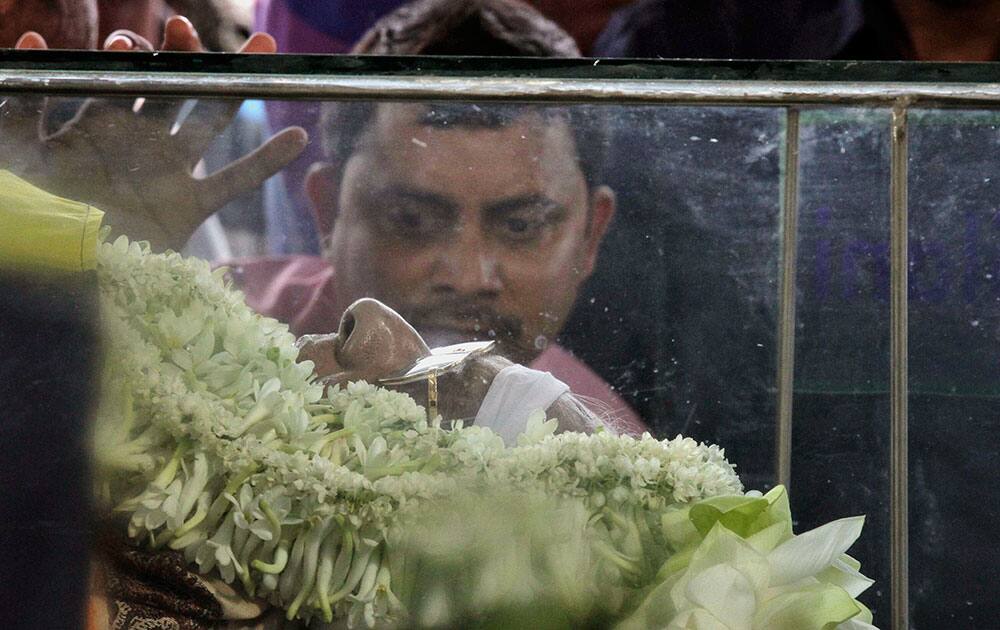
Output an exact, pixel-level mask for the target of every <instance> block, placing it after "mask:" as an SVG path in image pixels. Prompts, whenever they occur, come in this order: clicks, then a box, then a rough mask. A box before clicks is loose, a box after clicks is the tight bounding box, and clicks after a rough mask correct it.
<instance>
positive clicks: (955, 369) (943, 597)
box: [909, 110, 1000, 630]
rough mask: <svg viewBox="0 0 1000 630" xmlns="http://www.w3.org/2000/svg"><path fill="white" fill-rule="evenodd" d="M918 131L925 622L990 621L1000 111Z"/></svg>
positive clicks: (945, 114) (917, 491)
mask: <svg viewBox="0 0 1000 630" xmlns="http://www.w3.org/2000/svg"><path fill="white" fill-rule="evenodd" d="M910 128H911V132H910V275H909V283H910V292H909V299H910V308H909V324H910V333H909V342H910V344H909V356H910V364H909V365H910V367H909V378H910V381H909V387H910V403H909V405H910V407H909V412H910V471H909V472H910V477H909V483H910V593H911V594H910V601H911V608H912V615H913V627H915V628H918V629H920V630H923V629H924V628H944V627H962V628H980V627H987V626H989V625H992V624H993V623H995V620H996V619H997V617H998V615H1000V610H998V608H997V600H996V589H995V580H996V576H997V566H998V564H1000V554H998V551H997V545H996V541H995V529H994V528H993V526H992V523H995V522H996V520H997V518H998V517H1000V494H998V490H997V484H996V478H997V474H996V473H997V465H998V462H1000V446H998V445H1000V372H998V370H997V359H998V357H1000V332H998V331H1000V328H998V326H1000V317H998V314H1000V279H998V278H997V275H998V274H1000V258H998V253H1000V249H998V248H1000V209H998V205H997V199H998V192H1000V188H998V186H1000V181H997V180H998V177H1000V158H998V157H997V156H998V149H1000V117H998V115H997V114H995V113H991V112H968V111H946V110H945V111H942V110H938V111H935V110H917V111H914V112H913V113H912V114H911V119H910ZM942 576H955V578H956V579H942Z"/></svg>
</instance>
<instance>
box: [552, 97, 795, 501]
mask: <svg viewBox="0 0 1000 630" xmlns="http://www.w3.org/2000/svg"><path fill="white" fill-rule="evenodd" d="M609 119H610V120H611V123H612V124H611V128H612V131H613V133H612V143H611V146H610V149H609V159H608V166H607V179H608V182H609V184H610V185H611V187H612V188H613V189H614V190H615V192H616V194H617V198H618V213H617V215H616V218H615V223H614V224H613V226H612V228H611V230H610V231H609V234H608V236H607V237H606V239H605V243H604V249H603V250H602V252H601V254H600V258H599V263H598V265H597V268H596V270H595V273H594V277H593V278H592V280H591V282H590V283H589V284H588V285H587V286H586V288H585V289H584V293H583V296H582V298H581V299H580V300H579V301H578V303H577V307H576V311H575V313H574V315H573V316H572V317H571V318H570V321H569V323H568V325H567V329H566V330H565V331H564V334H563V339H565V340H566V343H567V345H568V346H569V347H571V348H572V349H573V351H574V352H575V353H576V354H577V355H578V356H580V357H582V358H585V360H587V361H588V363H590V364H591V365H594V366H595V367H596V369H597V370H598V371H599V372H601V374H602V375H603V376H604V377H605V378H606V379H608V380H609V382H611V383H612V384H613V385H614V386H615V387H616V388H617V390H618V391H619V392H620V393H621V394H622V395H623V396H625V397H626V399H627V400H629V401H630V402H631V403H632V404H633V406H634V407H635V408H636V409H639V410H640V411H641V413H642V415H643V417H644V418H647V419H648V420H649V422H650V423H651V426H653V428H654V429H655V430H656V431H657V432H658V434H660V435H663V436H673V435H676V434H677V433H683V434H684V435H690V436H692V437H695V438H697V439H700V440H708V441H711V442H714V443H718V444H725V445H726V453H727V455H728V456H729V458H730V460H731V461H735V462H739V472H740V474H741V477H742V478H743V480H744V483H746V484H747V485H748V486H752V487H761V488H763V487H767V486H768V485H769V484H771V483H773V478H774V477H773V475H774V462H773V459H772V454H773V449H774V414H775V411H774V410H775V397H774V396H775V394H774V388H775V367H774V357H775V347H776V346H775V330H776V324H775V323H774V316H773V313H774V304H775V300H776V297H777V266H778V263H777V261H778V257H779V254H780V251H779V249H780V237H779V234H778V223H779V219H778V216H779V198H780V189H781V183H780V174H779V167H780V164H779V163H780V159H779V157H780V151H781V144H782V135H781V134H782V120H783V113H782V112H781V111H780V110H777V109H754V108H695V107H615V108H613V109H611V110H610V112H609Z"/></svg>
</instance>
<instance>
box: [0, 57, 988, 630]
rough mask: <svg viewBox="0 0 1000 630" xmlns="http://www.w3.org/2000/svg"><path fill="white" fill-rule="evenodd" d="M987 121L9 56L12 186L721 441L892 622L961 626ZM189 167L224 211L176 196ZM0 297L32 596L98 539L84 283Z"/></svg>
mask: <svg viewBox="0 0 1000 630" xmlns="http://www.w3.org/2000/svg"><path fill="white" fill-rule="evenodd" d="M997 103H1000V68H998V66H996V65H995V64H963V65H948V64H922V65H913V64H895V63H841V62H796V63H783V62H781V63H774V62H767V63H758V62H727V63H716V62H712V63H709V62H675V61H657V62H654V61H642V62H633V61H629V60H615V61H605V60H600V61H594V60H538V59H502V60H497V59H492V60H490V59H483V58H458V59H443V58H360V57H339V58H332V57H298V56H276V57H268V58H266V59H262V58H256V57H239V56H231V55H195V56H187V57H184V58H181V57H179V56H177V55H171V54H159V55H157V54H138V53H136V54H118V53H111V54H99V55H98V54H94V55H91V54H84V53H73V54H60V53H45V52H4V53H0V134H2V136H0V147H3V154H2V155H0V169H3V170H7V171H9V172H11V173H13V174H15V175H18V176H19V177H22V178H23V179H24V180H26V181H28V182H31V183H32V184H34V185H36V186H38V187H39V188H41V189H45V190H46V191H48V192H52V193H54V194H57V195H59V196H61V197H66V198H69V199H73V200H74V201H78V202H82V203H84V204H89V205H92V206H94V207H96V208H100V209H102V210H106V211H108V212H109V218H110V216H111V213H112V208H110V207H113V206H115V205H116V204H118V203H125V202H123V201H122V200H123V199H127V200H132V203H134V204H137V205H142V206H156V205H157V204H161V205H162V204H166V205H169V204H175V203H176V204H179V205H180V206H184V208H187V210H185V211H188V210H190V208H189V206H190V207H195V206H197V209H198V210H200V211H203V212H204V213H206V214H207V213H208V212H209V211H212V210H214V209H216V207H219V208H220V209H219V210H218V212H216V213H215V214H213V215H212V217H211V218H210V219H209V220H208V221H206V222H205V223H204V224H203V225H202V226H201V227H200V228H199V229H198V231H197V232H196V233H195V235H194V237H193V238H192V239H191V240H190V241H189V242H187V244H186V245H185V250H184V251H185V253H186V254H188V255H190V256H194V257H199V258H204V259H206V260H209V261H210V262H211V263H213V265H227V266H228V268H229V274H230V277H231V279H232V281H233V282H234V283H235V284H236V286H237V287H239V288H241V289H242V290H243V291H244V292H245V293H246V294H247V296H248V298H249V301H250V304H251V306H253V307H255V308H259V309H260V310H262V311H263V312H265V313H268V314H271V315H274V316H276V317H278V318H279V319H283V320H285V321H286V323H289V324H292V326H293V332H295V333H296V334H301V333H314V334H315V333H324V332H334V331H335V330H336V329H337V327H338V325H339V324H338V322H339V320H340V311H342V310H343V304H342V303H340V302H338V300H341V302H342V301H343V300H342V299H341V298H339V297H337V298H334V297H329V296H327V295H326V294H324V293H322V291H321V290H320V289H321V288H322V287H323V286H326V284H329V285H331V286H332V285H337V286H336V291H341V292H343V293H344V294H345V295H347V296H348V297H350V298H354V297H361V296H371V297H375V298H378V299H380V300H382V301H384V302H386V303H387V304H389V305H390V306H392V307H393V308H396V309H397V310H399V311H400V312H401V313H402V314H403V315H404V316H405V317H407V319H409V320H410V321H411V323H414V325H415V326H416V328H417V329H418V330H419V331H420V332H421V333H424V334H425V337H428V339H429V343H430V345H432V346H434V345H444V344H445V343H453V342H458V341H467V340H473V339H477V340H487V341H489V340H493V341H496V342H497V343H498V345H499V347H500V348H501V349H503V350H504V351H506V352H508V353H509V355H510V356H512V357H513V358H515V359H516V360H517V362H521V363H525V364H531V365H535V366H538V367H539V369H552V370H553V371H554V372H556V371H557V370H568V371H569V375H568V376H565V377H561V378H563V379H564V380H572V379H574V378H577V377H579V380H578V381H574V382H573V383H571V387H575V386H578V387H580V388H582V389H583V390H584V391H583V392H582V393H586V394H587V395H588V396H590V397H592V398H593V399H594V400H596V402H593V403H592V404H593V405H595V408H596V409H598V410H600V411H602V412H603V413H606V414H610V415H615V414H619V413H620V414H621V415H627V416H629V417H635V418H639V419H641V423H642V424H644V426H645V427H646V428H648V430H649V431H650V432H651V433H652V434H653V435H655V436H656V437H659V438H669V437H673V436H675V435H677V434H683V435H685V436H689V437H692V438H695V439H696V440H699V441H706V442H711V443H715V444H718V445H720V446H722V447H724V448H725V450H726V455H727V457H728V459H729V460H730V461H732V462H733V463H735V464H736V466H737V472H738V473H739V475H740V477H741V480H742V482H743V484H744V486H745V487H747V488H748V489H749V488H753V489H758V490H761V491H767V490H769V489H770V488H772V487H774V486H775V485H776V484H784V485H785V486H786V487H787V488H788V490H789V496H790V499H791V505H792V513H793V514H794V515H795V527H796V531H799V530H801V531H805V530H808V529H811V528H813V527H816V526H817V525H820V524H821V523H824V522H826V521H829V520H832V519H835V518H839V517H842V516H849V515H855V514H865V515H867V521H866V526H865V531H864V533H863V535H862V537H861V538H860V540H859V541H858V543H857V544H856V545H855V546H854V547H853V548H852V555H853V556H854V557H856V558H858V559H859V560H860V561H861V563H862V566H863V568H864V571H865V573H866V574H867V575H869V576H871V577H873V578H874V579H875V586H874V587H873V588H871V589H869V590H868V591H867V592H866V593H865V594H864V595H862V596H861V598H860V599H861V601H863V602H864V603H865V604H866V605H867V606H869V607H870V608H871V609H872V611H873V613H874V619H875V623H876V624H877V625H879V626H880V627H893V628H907V627H911V628H918V629H921V630H923V629H925V628H943V627H949V628H958V627H963V628H966V627H967V628H985V627H989V626H990V625H991V624H992V623H993V622H990V621H989V620H990V619H996V618H997V615H998V613H1000V611H998V609H997V603H996V597H995V581H996V578H997V577H998V569H997V566H998V565H1000V562H998V561H1000V551H998V548H997V545H996V544H995V541H994V536H993V535H992V534H993V531H992V524H993V520H994V518H997V517H998V516H1000V514H998V510H1000V490H998V489H997V488H995V487H994V482H995V481H994V480H995V479H996V477H997V473H998V471H1000V446H998V445H1000V439H998V438H1000V369H998V365H997V362H998V360H1000V277H998V276H1000V203H998V201H997V199H998V198H1000V197H998V191H1000V188H998V187H1000V173H998V172H997V171H994V169H998V170H1000V157H998V156H1000V152H998V149H1000V126H998V125H1000V120H998V117H997V112H996V106H997ZM525 112H528V113H527V114H526V113H525ZM289 124H295V125H301V126H303V127H304V128H305V130H306V131H307V132H308V134H309V138H308V144H306V146H305V150H304V153H303V154H302V155H301V156H299V157H298V158H296V159H294V160H292V161H291V162H290V163H289V164H288V165H287V166H285V167H284V168H282V169H281V170H280V171H279V173H278V175H276V176H273V177H268V176H269V175H270V172H263V171H261V172H257V173H253V174H251V175H249V176H246V177H242V175H241V174H240V171H239V169H235V170H234V169H230V170H228V171H221V170H220V169H223V168H225V167H227V165H230V163H232V162H233V161H235V160H236V159H238V158H240V157H241V156H243V155H245V154H247V153H249V152H250V151H252V150H254V149H256V148H257V147H258V146H260V145H261V144H262V143H263V142H264V141H265V140H266V139H267V138H269V137H270V136H271V135H272V134H273V133H274V132H275V131H276V130H279V129H281V128H283V127H284V126H286V125H289ZM25 129H29V130H30V133H29V132H25ZM456 130H457V131H458V134H456ZM550 136H551V137H550ZM42 137H47V139H46V140H41V139H40V138H42ZM295 138H296V140H295V141H298V140H297V139H299V138H301V136H298V135H296V136H295ZM286 140H287V141H286V143H285V144H286V145H288V144H289V143H291V144H294V142H293V141H292V140H288V139H287V138H286ZM171 143H173V144H171ZM270 146H271V148H272V151H271V153H270V156H269V157H270V159H271V161H272V162H273V163H275V164H277V163H278V162H279V161H281V160H282V158H281V157H280V156H278V154H280V153H281V152H282V151H284V152H285V153H286V154H288V155H291V154H292V153H295V152H297V150H298V149H297V148H295V149H294V150H293V149H289V148H288V146H285V147H284V148H282V147H281V146H278V147H277V148H275V145H274V144H272V145H270ZM165 147H166V148H165ZM178 147H180V148H178ZM359 147H360V148H359ZM168 149H169V150H168ZM356 152H361V153H365V155H367V156H368V157H366V158H365V159H364V160H360V161H359V160H357V159H354V158H356V157H357V156H356V155H355V153H356ZM276 156H278V157H276ZM266 157H267V156H266ZM74 160H75V161H74ZM352 160H353V161H354V163H353V164H352V163H351V162H352ZM284 162H288V159H285V160H284ZM261 163H263V160H259V161H258V162H257V166H260V164H261ZM317 165H318V166H317ZM244 166H246V164H244ZM261 168H264V167H261ZM245 170H246V169H244V171H245ZM188 171H193V172H194V173H195V179H196V180H197V181H201V182H208V181H211V182H212V184H213V185H214V186H216V187H222V186H227V187H228V188H227V190H228V191H230V192H231V193H232V194H229V193H228V192H227V193H226V194H221V193H220V194H215V193H214V192H210V191H208V192H207V191H206V189H205V187H204V186H203V187H201V188H199V187H198V186H197V185H195V184H192V185H191V186H190V187H189V188H184V187H183V186H181V187H178V184H177V182H178V181H181V180H178V179H176V175H177V174H178V173H182V172H188ZM213 173H221V175H212V174H213ZM567 173H569V174H568V175H567ZM579 173H582V174H583V180H582V181H577V179H579V177H578V175H579ZM574 177H576V178H577V179H573V178H574ZM213 178H214V179H213ZM264 179H266V181H265V182H264V184H263V185H262V186H256V185H255V184H256V183H258V182H259V181H261V180H264ZM185 181H186V180H185ZM567 182H569V183H567ZM237 193H239V194H238V195H237ZM581 195H582V196H581ZM352 206H354V208H353V209H352V208H351V207H352ZM581 209H582V210H581ZM161 210H162V209H161ZM577 211H580V212H582V213H583V214H579V216H577V214H574V213H575V212H577ZM178 212H181V210H178ZM163 216H169V212H167V213H164V214H163ZM349 217H350V219H349V220H351V221H360V222H361V223H363V224H364V225H363V227H361V228H357V229H347V228H344V227H343V225H344V224H345V223H346V222H347V220H348V218H349ZM334 219H336V220H334ZM178 221H180V219H178ZM338 222H339V223H340V224H341V226H342V230H341V231H342V232H343V233H341V234H338V233H337V230H336V228H335V227H334V226H335V224H336V223H338ZM153 223H155V221H153ZM136 225H137V226H139V227H136V228H135V229H136V230H137V231H138V232H143V229H144V228H143V226H144V225H150V224H149V222H147V223H146V224H143V223H141V222H137V223H136ZM111 227H112V229H113V230H114V228H115V226H114V225H113V224H111ZM162 227H163V226H156V225H154V226H153V228H154V229H159V228H162ZM331 230H332V231H331ZM177 232H178V233H180V232H183V230H178V231H177ZM157 233H158V234H159V233H162V234H167V235H169V236H176V234H175V233H174V232H173V231H172V230H171V229H170V228H169V226H168V228H166V229H163V230H162V231H161V232H157ZM129 236H131V237H133V238H135V239H143V238H151V237H150V236H149V235H148V234H145V233H135V234H129ZM28 238H29V237H28V236H27V235H26V234H23V235H22V234H13V233H12V234H8V235H4V236H3V237H0V241H6V242H13V243H15V245H16V244H17V242H18V241H19V240H20V241H21V245H24V246H25V247H27V239H28ZM151 240H152V239H151ZM175 240H176V239H175ZM162 242H163V243H166V244H168V245H171V246H175V247H179V246H180V243H174V242H171V241H170V240H169V239H168V238H166V237H165V238H164V239H163V241H162ZM44 246H45V245H44V242H43V243H41V244H37V243H36V244H33V245H31V247H36V248H38V247H42V248H44ZM155 247H156V243H154V249H155ZM338 248H339V249H340V250H341V251H339V252H338V251H337V250H338ZM323 256H326V259H325V260H327V261H329V260H333V261H334V266H332V267H331V265H330V264H329V262H324V258H323ZM334 271H336V282H334V276H333V273H334ZM7 278H8V279H7V280H4V283H5V285H6V287H7V288H6V290H5V291H4V294H3V296H2V297H0V304H2V305H3V306H2V308H0V313H3V320H4V321H3V327H2V328H0V338H3V339H4V344H3V345H4V346H5V348H7V349H8V352H6V353H5V356H4V358H3V360H2V361H0V365H2V366H3V367H2V369H0V373H2V374H4V375H5V376H4V379H3V381H4V382H3V385H2V386H0V394H2V399H3V405H4V407H5V408H7V409H9V410H13V411H12V413H11V415H10V416H9V417H8V418H4V419H0V435H3V436H5V439H4V443H5V445H6V450H7V451H8V453H10V454H11V458H10V459H9V464H8V466H9V469H8V470H6V471H5V472H4V474H3V475H0V477H2V478H3V479H4V481H3V482H4V483H5V484H9V485H10V486H11V488H10V489H7V488H5V489H4V493H6V495H7V496H8V501H6V503H7V505H8V507H10V509H12V512H11V513H10V514H11V516H10V517H4V520H6V521H9V522H8V523H5V525H4V526H5V527H7V526H10V527H13V528H14V529H13V530H11V531H16V532H19V533H17V534H16V535H12V536H9V537H7V538H8V540H21V541H27V542H25V543H24V544H25V545H30V544H37V545H39V546H41V547H46V548H48V549H49V552H48V554H47V555H46V554H42V555H41V556H39V557H40V558H42V559H41V560H40V561H38V562H39V563H38V564H34V565H33V566H34V567H36V568H37V567H41V569H37V570H38V572H39V573H41V574H42V578H44V577H45V575H46V572H47V571H57V570H64V569H65V568H66V566H68V565H66V564H63V563H65V562H66V559H65V558H67V557H70V555H72V554H76V555H77V556H80V558H81V560H80V562H83V560H82V558H84V557H85V554H86V549H87V548H88V546H89V545H91V544H92V542H91V541H90V540H89V538H86V535H87V534H86V531H84V530H86V528H85V527H83V526H80V527H75V526H74V524H79V523H80V522H82V521H75V520H72V519H75V518H79V517H80V515H81V514H83V513H84V511H85V510H86V504H87V500H86V499H85V498H84V495H87V496H89V493H90V492H91V490H90V483H89V481H88V480H87V476H86V473H85V471H86V470H87V468H88V464H87V463H86V461H85V460H86V458H85V457H83V456H81V455H80V453H81V452H82V451H83V450H84V447H83V446H82V444H83V440H84V437H83V436H84V434H85V433H86V431H87V429H86V420H85V418H86V417H87V412H88V410H89V409H91V408H92V407H93V406H94V405H96V399H97V398H98V395H97V394H96V393H95V392H96V389H95V388H96V385H95V382H96V381H95V379H96V376H94V373H95V369H94V365H95V362H96V361H97V360H98V359H97V358H96V357H97V354H96V350H94V347H96V345H97V343H98V342H97V339H96V336H97V335H96V332H95V328H94V325H93V321H94V320H95V318H96V316H95V312H96V310H95V309H96V307H95V299H94V297H93V295H92V294H93V293H94V286H93V281H92V280H85V281H77V280H74V281H72V282H69V281H67V280H66V279H65V278H61V277H60V278H52V277H50V276H45V278H44V279H39V278H36V277H34V276H30V275H29V276H27V277H25V276H24V275H23V270H21V269H20V268H16V269H15V268H12V270H9V273H8V274H7ZM276 278H278V280H280V279H281V278H284V284H281V285H280V286H278V285H276V284H275V282H277V281H278V280H276ZM324 283H326V284H324ZM317 287H319V288H317ZM323 290H326V289H323ZM343 299H346V298H343ZM324 300H329V301H330V304H327V305H325V306H324V304H323V302H324ZM279 302H280V303H279ZM324 309H325V310H324ZM539 362H541V363H539ZM553 366H554V367H553ZM581 373H583V374H584V376H580V374H581ZM556 375H557V376H560V374H558V373H557V374H556ZM576 383H580V384H579V385H576ZM601 388H605V390H606V391H605V390H602V389H601ZM46 392H48V393H46ZM88 399H89V400H90V402H89V403H88V402H81V401H86V400H88ZM53 418H58V419H59V422H53ZM74 418H75V419H74ZM5 424H6V426H4V425H5ZM53 444H61V446H59V447H53ZM25 492H27V495H25ZM18 497H20V498H18ZM4 511H6V510H5V509H3V508H0V512H4ZM67 519H69V520H67ZM53 523H55V525H53ZM46 528H50V529H51V531H50V530H48V529H46ZM26 532H31V533H26ZM46 532H48V533H46ZM53 532H54V533H53ZM74 537H76V538H79V540H76V542H74V540H75V538H74ZM55 539H58V540H59V541H60V542H59V545H63V547H58V549H59V552H58V553H54V552H52V545H53V543H52V540H55ZM19 544H20V543H19ZM5 548H6V547H5ZM61 554H65V555H61ZM57 557H58V558H62V559H61V560H59V559H58V558H57ZM10 566H11V567H12V568H11V570H12V571H13V567H15V566H20V567H21V569H24V568H25V567H23V566H21V565H18V564H17V563H13V564H12V565H10ZM82 571H83V570H82V569H80V570H78V571H77V573H76V574H74V575H76V576H77V577H80V575H82V573H81V572H82ZM36 577H37V576H36ZM53 580H54V579H53ZM45 582H46V583H48V584H49V585H50V587H52V585H54V588H56V589H58V588H62V586H61V585H62V582H60V581H58V580H54V581H52V580H48V579H45ZM4 605H5V606H8V604H7V603H5V604H4Z"/></svg>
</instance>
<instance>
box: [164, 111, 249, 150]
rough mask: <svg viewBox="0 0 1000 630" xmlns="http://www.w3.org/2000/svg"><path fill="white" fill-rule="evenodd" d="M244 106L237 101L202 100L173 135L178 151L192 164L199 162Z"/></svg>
mask: <svg viewBox="0 0 1000 630" xmlns="http://www.w3.org/2000/svg"><path fill="white" fill-rule="evenodd" d="M242 104H243V101H240V100H236V99H212V100H207V99H202V100H200V101H198V102H197V103H195V105H194V108H192V109H191V111H190V112H189V113H188V115H187V117H186V118H184V120H183V121H181V124H180V127H178V128H177V129H176V132H175V133H174V134H172V135H173V142H174V144H175V145H176V149H177V150H178V151H183V152H184V153H185V155H187V157H188V161H189V162H190V163H192V164H194V163H195V162H197V161H198V160H199V159H201V157H202V156H203V155H204V153H205V150H206V149H208V147H209V145H211V144H212V142H214V141H215V139H216V138H218V137H219V136H220V135H221V134H222V132H223V131H225V130H226V127H228V126H229V124H230V123H231V122H232V121H233V118H234V117H235V116H236V112H238V111H239V109H240V106H241V105H242Z"/></svg>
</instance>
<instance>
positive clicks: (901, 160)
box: [889, 99, 910, 630]
mask: <svg viewBox="0 0 1000 630" xmlns="http://www.w3.org/2000/svg"><path fill="white" fill-rule="evenodd" d="M908 106H909V103H908V102H907V101H906V100H904V99H901V100H899V101H897V103H896V105H895V106H893V108H892V157H891V167H890V178H891V179H890V200H891V210H890V212H891V215H890V227H889V234H890V237H889V238H890V244H889V249H890V257H891V258H890V265H891V274H890V286H889V292H890V296H891V298H890V299H891V311H890V318H891V324H890V325H891V327H892V330H891V333H890V352H891V357H890V371H891V377H890V378H891V381H890V390H889V391H890V396H891V401H890V416H891V429H890V466H891V470H890V473H889V475H890V476H889V480H890V488H889V504H890V510H891V512H890V515H891V519H892V520H891V523H892V525H891V536H890V545H891V559H892V564H891V566H892V585H891V586H892V627H893V628H894V629H895V630H907V629H908V628H909V613H910V608H909V540H908V538H909V530H908V517H909V513H908V512H909V511H908V507H909V506H908V498H909V497H908V494H907V492H908V490H907V481H908V475H909V461H908V455H909V451H908V444H907V441H908V438H907V431H908V426H907V424H908V420H909V418H908V415H907V404H908V402H909V401H908V396H909V388H908V385H909V383H908V375H907V334H908V328H907V316H908V306H909V305H908V300H907V271H908V269H909V258H908V252H907V240H908V238H909V225H908V223H909V222H908V217H907V170H908V156H907V141H908V138H907V134H908V129H907V111H906V110H907V107H908Z"/></svg>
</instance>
